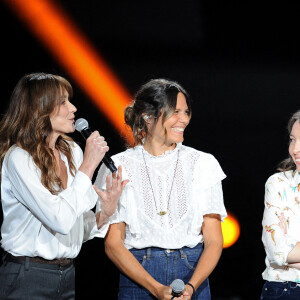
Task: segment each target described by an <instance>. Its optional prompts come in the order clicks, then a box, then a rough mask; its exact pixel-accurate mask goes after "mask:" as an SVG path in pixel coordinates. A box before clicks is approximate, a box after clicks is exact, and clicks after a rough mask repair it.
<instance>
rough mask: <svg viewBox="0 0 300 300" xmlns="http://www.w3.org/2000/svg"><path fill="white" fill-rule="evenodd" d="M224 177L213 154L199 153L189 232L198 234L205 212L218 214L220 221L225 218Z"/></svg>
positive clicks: (195, 171) (193, 185)
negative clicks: (192, 214)
mask: <svg viewBox="0 0 300 300" xmlns="http://www.w3.org/2000/svg"><path fill="white" fill-rule="evenodd" d="M225 177H226V175H225V174H224V172H223V170H222V169H221V167H220V165H219V163H218V161H217V160H216V159H215V157H214V156H213V155H211V154H207V153H201V154H200V156H199V158H198V160H197V162H196V165H195V168H194V174H193V182H192V199H193V203H194V207H195V210H194V212H193V213H194V217H193V219H192V222H191V226H190V232H191V233H193V234H199V232H200V231H201V227H202V222H203V217H204V216H205V215H207V214H219V215H220V217H221V220H222V221H224V219H225V218H226V216H227V213H226V209H225V206H224V200H223V191H222V183H221V182H222V180H223V179H224V178H225Z"/></svg>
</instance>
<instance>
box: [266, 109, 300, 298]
mask: <svg viewBox="0 0 300 300" xmlns="http://www.w3.org/2000/svg"><path fill="white" fill-rule="evenodd" d="M288 131H289V134H290V145H289V157H288V158H287V159H286V160H284V161H283V162H282V163H281V164H280V167H279V170H280V171H281V172H280V173H276V174H274V175H272V176H271V177H270V178H269V179H268V181H267V182H266V192H265V211H264V216H263V222H262V224H263V234H262V240H263V244H264V246H265V250H266V254H267V257H266V270H265V271H264V272H263V278H264V279H265V280H266V282H265V285H264V287H263V291H262V295H261V299H263V300H268V299H280V300H283V299H289V300H291V299H295V300H296V299H297V300H298V299H300V230H299V228H300V202H299V201H300V175H299V172H300V110H299V111H297V112H296V113H295V114H293V116H292V117H291V119H290V121H289V124H288Z"/></svg>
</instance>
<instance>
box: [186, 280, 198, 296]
mask: <svg viewBox="0 0 300 300" xmlns="http://www.w3.org/2000/svg"><path fill="white" fill-rule="evenodd" d="M186 285H189V286H190V287H191V288H192V289H193V295H194V294H195V293H196V290H195V288H194V286H193V285H192V284H191V283H189V282H187V283H186Z"/></svg>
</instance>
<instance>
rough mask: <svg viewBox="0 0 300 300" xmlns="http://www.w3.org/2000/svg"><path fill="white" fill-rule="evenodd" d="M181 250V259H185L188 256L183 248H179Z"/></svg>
mask: <svg viewBox="0 0 300 300" xmlns="http://www.w3.org/2000/svg"><path fill="white" fill-rule="evenodd" d="M178 250H179V252H180V257H181V259H185V258H186V254H185V253H184V252H183V250H182V248H180V249H178Z"/></svg>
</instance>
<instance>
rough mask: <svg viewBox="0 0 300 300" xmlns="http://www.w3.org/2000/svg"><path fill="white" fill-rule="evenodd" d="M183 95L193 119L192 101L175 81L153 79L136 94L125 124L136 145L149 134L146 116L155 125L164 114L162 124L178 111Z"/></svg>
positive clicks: (129, 107)
mask: <svg viewBox="0 0 300 300" xmlns="http://www.w3.org/2000/svg"><path fill="white" fill-rule="evenodd" d="M180 92H181V93H182V94H183V95H184V96H185V99H186V103H187V106H188V109H189V112H190V113H189V116H190V117H191V113H192V110H191V101H190V97H189V95H188V93H187V92H186V91H185V89H184V88H183V87H182V86H181V85H180V84H178V83H177V82H175V81H170V80H166V79H152V80H150V81H148V82H147V83H146V84H144V85H143V86H142V87H141V88H140V89H139V91H138V92H137V93H136V95H135V98H134V101H133V103H132V104H131V105H129V106H127V107H126V108H125V112H124V113H125V123H126V124H127V125H128V126H129V127H130V128H131V130H132V132H133V136H134V141H135V145H139V144H142V141H143V139H144V138H145V137H147V135H148V134H149V131H148V127H147V124H146V121H145V119H144V116H145V115H147V116H149V117H151V118H153V119H154V125H155V124H156V122H157V120H158V118H159V117H160V115H161V114H162V113H163V116H162V123H163V124H164V122H165V121H166V120H167V119H168V118H169V117H170V116H172V114H173V113H174V111H175V109H176V104H177V95H178V93H180Z"/></svg>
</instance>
